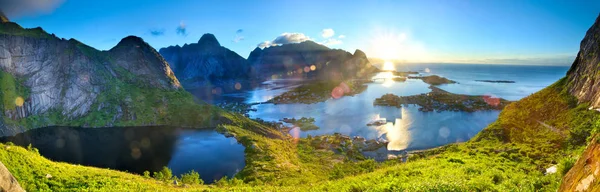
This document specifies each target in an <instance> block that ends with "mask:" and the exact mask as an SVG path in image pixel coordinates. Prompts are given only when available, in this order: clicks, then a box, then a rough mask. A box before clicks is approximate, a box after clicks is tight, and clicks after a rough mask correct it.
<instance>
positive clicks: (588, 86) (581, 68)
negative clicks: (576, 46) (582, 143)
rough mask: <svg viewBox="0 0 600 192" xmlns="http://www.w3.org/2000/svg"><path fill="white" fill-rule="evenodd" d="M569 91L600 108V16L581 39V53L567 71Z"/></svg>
mask: <svg viewBox="0 0 600 192" xmlns="http://www.w3.org/2000/svg"><path fill="white" fill-rule="evenodd" d="M567 78H568V82H569V92H570V93H571V94H572V95H574V96H575V97H577V99H579V101H580V102H590V103H591V105H592V107H594V108H600V17H598V18H597V19H596V22H595V23H594V24H593V25H592V27H591V28H590V29H589V30H588V31H587V33H586V35H585V37H584V38H583V40H582V41H581V46H580V50H579V53H578V54H577V58H576V59H575V62H574V63H573V65H572V66H571V69H569V72H568V73H567Z"/></svg>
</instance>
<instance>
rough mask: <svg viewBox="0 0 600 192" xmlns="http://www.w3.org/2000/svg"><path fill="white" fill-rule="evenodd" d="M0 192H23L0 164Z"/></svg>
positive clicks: (0, 163) (15, 180)
mask: <svg viewBox="0 0 600 192" xmlns="http://www.w3.org/2000/svg"><path fill="white" fill-rule="evenodd" d="M0 191H6V192H21V191H25V190H23V188H21V186H20V185H19V182H18V181H17V179H15V177H14V176H13V175H12V174H11V173H10V172H9V171H8V169H7V168H6V167H5V166H4V164H2V162H0Z"/></svg>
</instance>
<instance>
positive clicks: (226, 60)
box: [159, 34, 250, 88]
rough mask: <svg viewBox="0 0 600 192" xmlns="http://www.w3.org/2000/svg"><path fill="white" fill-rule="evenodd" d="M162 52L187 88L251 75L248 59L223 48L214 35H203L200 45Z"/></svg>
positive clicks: (177, 47)
mask: <svg viewBox="0 0 600 192" xmlns="http://www.w3.org/2000/svg"><path fill="white" fill-rule="evenodd" d="M159 52H160V54H161V55H162V56H163V57H164V58H165V60H166V61H167V62H168V63H170V64H171V69H172V70H173V71H174V72H175V75H176V76H177V78H178V79H179V80H181V82H182V84H183V86H184V87H186V88H192V87H196V86H201V85H203V84H207V83H210V82H212V83H214V82H219V81H227V80H236V79H247V78H248V77H249V74H250V73H249V72H250V65H249V63H248V62H247V61H246V59H244V58H243V57H241V56H240V55H238V54H237V53H235V52H233V51H231V50H229V49H227V48H225V47H223V46H221V44H220V43H219V41H217V38H216V37H215V36H214V35H213V34H204V35H202V37H201V38H200V40H199V41H198V43H193V44H186V45H184V46H183V47H180V46H170V47H167V48H162V49H160V51H159Z"/></svg>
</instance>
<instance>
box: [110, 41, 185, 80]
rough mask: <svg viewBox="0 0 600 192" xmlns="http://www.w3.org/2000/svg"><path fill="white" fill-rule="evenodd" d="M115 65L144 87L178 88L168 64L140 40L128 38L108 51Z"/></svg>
mask: <svg viewBox="0 0 600 192" xmlns="http://www.w3.org/2000/svg"><path fill="white" fill-rule="evenodd" d="M109 54H110V55H111V58H112V59H113V60H114V62H115V64H117V65H118V66H121V67H123V68H125V70H127V71H129V72H132V73H133V74H134V75H136V76H137V77H138V79H140V80H142V81H144V83H143V84H144V85H152V86H153V87H160V88H163V89H171V88H179V87H180V85H179V81H178V80H177V78H176V77H175V74H173V71H171V68H170V66H169V64H168V63H167V62H166V61H165V60H164V59H163V58H162V57H161V56H160V54H159V53H158V52H157V51H156V50H155V49H154V48H152V47H151V46H150V45H148V43H146V42H144V40H142V38H139V37H135V36H129V37H126V38H124V39H123V40H121V42H119V44H117V46H115V47H114V48H112V49H111V50H110V51H109Z"/></svg>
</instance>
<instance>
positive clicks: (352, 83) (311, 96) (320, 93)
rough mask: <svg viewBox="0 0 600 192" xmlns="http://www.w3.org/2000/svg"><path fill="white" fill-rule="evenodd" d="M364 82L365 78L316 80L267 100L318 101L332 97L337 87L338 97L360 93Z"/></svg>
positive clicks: (283, 102)
mask: <svg viewBox="0 0 600 192" xmlns="http://www.w3.org/2000/svg"><path fill="white" fill-rule="evenodd" d="M365 83H366V81H365V80H348V81H344V82H339V81H338V82H335V81H317V82H312V83H307V84H304V85H301V86H299V87H296V88H294V89H292V90H290V91H288V92H285V93H283V94H281V95H279V96H277V97H274V98H273V99H271V100H269V102H272V103H275V104H285V103H304V104H311V103H318V102H323V101H326V100H327V99H329V98H332V94H333V93H332V92H334V91H338V90H336V89H339V91H340V94H339V96H340V97H342V96H352V95H356V94H359V93H362V92H363V91H365V90H366V89H367V85H365Z"/></svg>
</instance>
